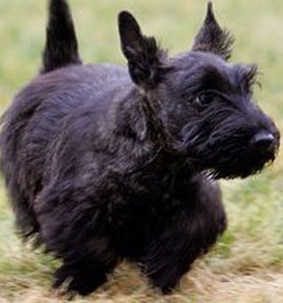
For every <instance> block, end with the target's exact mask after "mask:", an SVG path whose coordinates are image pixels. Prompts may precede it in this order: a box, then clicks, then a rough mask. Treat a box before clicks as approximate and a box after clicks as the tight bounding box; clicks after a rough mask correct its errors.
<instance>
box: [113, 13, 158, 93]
mask: <svg viewBox="0 0 283 303" xmlns="http://www.w3.org/2000/svg"><path fill="white" fill-rule="evenodd" d="M118 22H119V33H120V40H121V48H122V51H123V54H124V56H125V57H126V59H127V60H128V67H129V72H130V75H131V78H132V80H133V81H134V82H135V83H136V84H137V85H140V86H142V87H145V88H153V87H155V86H156V85H157V84H158V83H159V81H160V73H161V70H162V63H161V57H162V53H163V52H162V51H161V50H160V49H159V48H158V46H157V43H156V40H155V39H154V38H153V37H146V36H144V35H143V34H142V31H141V29H140V27H139V25H138V23H137V21H136V20H135V18H134V17H133V16H132V15H131V14H130V13H128V12H126V11H123V12H121V13H120V14H119V17H118Z"/></svg>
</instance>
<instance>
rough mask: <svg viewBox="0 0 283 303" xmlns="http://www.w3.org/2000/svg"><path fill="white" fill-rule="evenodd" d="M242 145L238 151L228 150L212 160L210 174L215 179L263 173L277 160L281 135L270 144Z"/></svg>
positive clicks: (244, 176)
mask: <svg viewBox="0 0 283 303" xmlns="http://www.w3.org/2000/svg"><path fill="white" fill-rule="evenodd" d="M267 141H268V140H266V142H261V143H260V144H259V143H257V144H246V145H241V147H239V148H238V149H237V148H235V149H234V150H231V152H229V150H226V152H225V153H224V155H223V153H222V154H218V155H217V156H216V155H215V157H213V158H211V159H210V165H209V166H210V167H211V168H210V169H208V171H209V174H210V175H212V176H213V177H214V178H217V179H220V178H226V179H233V178H246V177H248V176H250V175H254V174H257V173H259V172H260V171H262V170H263V169H264V168H266V167H267V166H269V165H270V164H271V163H272V162H273V161H274V160H275V158H276V156H277V153H278V150H279V135H278V136H276V137H274V139H273V140H272V142H271V140H270V142H267Z"/></svg>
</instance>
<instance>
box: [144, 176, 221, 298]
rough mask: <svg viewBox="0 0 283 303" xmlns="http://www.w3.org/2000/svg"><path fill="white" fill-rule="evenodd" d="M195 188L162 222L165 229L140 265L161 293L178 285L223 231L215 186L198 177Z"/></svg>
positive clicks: (216, 187) (153, 241) (155, 239)
mask: <svg viewBox="0 0 283 303" xmlns="http://www.w3.org/2000/svg"><path fill="white" fill-rule="evenodd" d="M194 186H195V189H196V191H195V193H193V195H192V193H191V196H188V197H187V199H184V201H182V204H181V205H180V207H179V209H178V210H176V211H174V212H172V215H171V217H170V218H168V222H164V226H165V228H164V229H163V230H162V231H161V232H160V233H159V234H158V235H157V236H156V238H154V239H152V243H151V245H150V246H149V249H148V251H147V253H146V255H145V257H144V258H143V260H142V262H141V264H142V266H143V267H144V271H145V273H146V275H147V276H148V277H149V279H150V280H151V282H152V284H153V285H154V286H156V287H158V288H160V289H161V291H162V292H163V293H168V292H170V291H171V290H172V289H173V288H174V287H175V286H176V285H178V283H179V281H180V278H181V277H182V275H184V274H185V273H186V272H187V271H188V270H189V269H190V266H191V264H192V263H193V262H194V261H195V259H196V258H197V257H198V256H200V255H202V254H204V253H205V252H207V251H208V249H209V248H210V246H211V245H212V244H214V243H215V241H216V239H217V236H218V235H219V234H221V233H222V232H223V231H224V230H225V228H226V216H225V210H224V208H223V205H222V201H221V195H220V190H219V187H218V185H217V184H214V183H211V182H210V181H207V180H205V179H204V178H202V177H201V178H200V179H199V180H198V181H197V186H196V185H194ZM192 199H193V200H192ZM182 200H183V199H182Z"/></svg>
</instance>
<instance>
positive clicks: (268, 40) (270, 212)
mask: <svg viewBox="0 0 283 303" xmlns="http://www.w3.org/2000/svg"><path fill="white" fill-rule="evenodd" d="M70 2H71V5H72V9H73V14H74V16H75V19H76V25H77V32H78V36H79V40H80V48H81V53H82V57H83V58H84V59H85V61H86V62H101V61H109V62H116V63H124V59H123V58H122V55H121V52H120V50H119V42H118V34H117V26H116V15H117V12H118V11H120V10H122V9H127V10H130V11H132V12H133V13H134V14H135V15H136V17H137V18H138V20H139V21H140V23H141V25H142V27H143V28H144V31H145V32H146V33H148V34H154V35H156V36H157V37H159V38H160V39H159V40H160V42H161V44H162V45H164V46H165V47H168V49H169V50H170V51H171V52H172V53H176V52H178V51H182V50H185V49H189V47H190V45H191V43H192V39H193V36H194V34H195V33H196V31H197V29H198V27H199V26H200V23H201V20H202V18H203V15H204V7H205V1H194V0H191V1H185V0H175V1H170V0H156V1H154V2H153V1H138V2H137V1H135V2H134V1H125V0H116V1H114V0H108V1H100V2H98V1H94V0H92V1H91V0H81V1H75V0H73V1H70ZM214 4H215V9H216V13H217V16H218V17H219V18H218V19H219V21H220V22H221V24H224V25H225V26H227V27H229V28H230V29H231V30H232V31H233V33H234V34H235V36H236V38H237V40H236V43H235V52H234V57H233V61H235V62H237V61H243V62H246V63H251V62H257V63H258V64H259V66H260V71H261V74H262V75H261V82H262V89H260V90H258V91H257V92H256V95H257V98H258V100H259V103H260V105H261V106H262V107H263V109H264V110H265V111H266V112H268V113H269V114H270V115H271V116H272V117H273V118H274V120H276V123H277V125H278V126H279V128H280V129H281V131H282V130H283V102H282V100H283V80H282V79H283V78H282V77H283V75H282V62H281V60H282V59H281V57H282V50H283V31H282V30H281V29H282V28H283V18H282V16H283V3H282V1H281V0H273V1H267V0H257V1H256V0H251V1H246V0H237V1H236V0H230V1H224V0H216V1H215V3H214ZM45 8H46V3H45V1H35V0H25V1H22V0H13V1H10V0H0V11H1V18H0V28H1V31H0V40H1V43H0V53H1V60H0V111H1V112H3V111H4V109H5V108H6V107H7V106H8V104H9V102H10V100H11V98H12V96H13V95H14V94H15V92H16V91H17V90H18V89H19V88H20V87H21V86H23V84H24V83H26V82H28V81H29V79H31V78H32V77H34V75H35V74H36V73H37V71H38V69H39V66H40V55H41V50H42V45H43V43H44V27H45V21H46V10H45ZM282 183H283V158H282V155H281V154H279V156H278V158H277V160H276V162H275V164H274V165H273V166H272V167H270V168H268V169H267V170H266V171H265V172H263V173H262V174H260V175H258V176H254V177H251V178H249V179H247V180H241V181H239V180H235V181H222V188H223V196H224V200H225V206H226V208H227V212H228V217H229V229H228V230H227V232H226V233H225V235H224V236H223V238H222V239H221V240H220V241H219V243H218V244H217V246H216V247H215V248H214V250H213V251H212V252H210V253H209V254H208V255H207V256H206V257H205V258H203V259H202V260H199V261H198V262H196V264H195V265H194V268H193V270H192V271H191V272H190V273H189V274H188V275H186V276H185V277H184V279H183V280H182V284H181V286H180V288H179V289H177V290H176V291H175V292H174V293H173V294H172V295H170V296H166V297H163V296H161V295H160V294H158V293H157V292H156V291H155V290H152V289H151V288H150V287H148V285H147V284H146V282H145V281H144V278H143V277H142V276H141V275H140V274H139V272H138V271H137V269H136V268H135V266H134V265H132V264H127V263H124V264H122V265H121V266H119V268H118V269H117V270H116V271H115V274H114V276H113V277H111V279H110V281H109V283H108V284H107V285H105V286H103V287H102V288H101V289H99V290H98V291H97V292H95V293H94V294H93V295H91V296H90V297H87V298H80V297H78V298H76V299H75V300H74V302H97V303H98V302H99V303H112V302H115V303H120V302H121V303H124V302H125V303H135V302H146V303H151V302H157V303H163V302H164V303H165V302H168V303H169V302H172V303H183V302H184V303H185V302H186V303H197V302H199V303H200V302H201V303H203V302H211V303H227V302H228V303H234V302H235V303H278V302H281V301H282V297H283V196H282ZM0 197H1V199H0V303H8V302H14V303H18V302H21V303H37V302H38V303H47V302H48V303H49V302H52V303H53V302H55V303H59V302H64V301H65V299H64V298H60V297H58V296H56V294H54V292H52V291H51V290H50V283H51V273H52V270H53V269H54V267H55V265H56V262H54V261H52V260H51V259H50V258H49V257H48V256H46V255H44V254H42V253H41V252H40V251H36V252H34V251H32V250H31V249H30V248H29V247H24V246H23V245H22V244H21V243H20V240H19V239H18V238H17V237H16V235H15V231H14V228H13V215H12V212H11V210H10V208H9V205H8V202H7V197H6V194H5V190H4V186H3V184H2V183H1V184H0Z"/></svg>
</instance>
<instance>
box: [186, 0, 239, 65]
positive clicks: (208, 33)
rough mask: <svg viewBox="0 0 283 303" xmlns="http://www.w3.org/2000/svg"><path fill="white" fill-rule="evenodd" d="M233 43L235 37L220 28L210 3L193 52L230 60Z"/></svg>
mask: <svg viewBox="0 0 283 303" xmlns="http://www.w3.org/2000/svg"><path fill="white" fill-rule="evenodd" d="M233 43H234V37H233V36H232V35H231V34H230V32H229V31H227V30H225V29H222V28H221V27H220V26H219V24H218V23H217V21H216V19H215V16H214V13H213V10H212V3H211V2H208V4H207V13H206V18H205V20H204V24H203V26H202V27H201V29H200V31H199V32H198V34H197V35H196V37H195V40H194V44H193V47H192V50H193V51H204V52H211V53H214V54H216V55H219V56H221V57H222V58H224V59H225V60H228V59H229V58H230V57H231V54H232V45H233Z"/></svg>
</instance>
